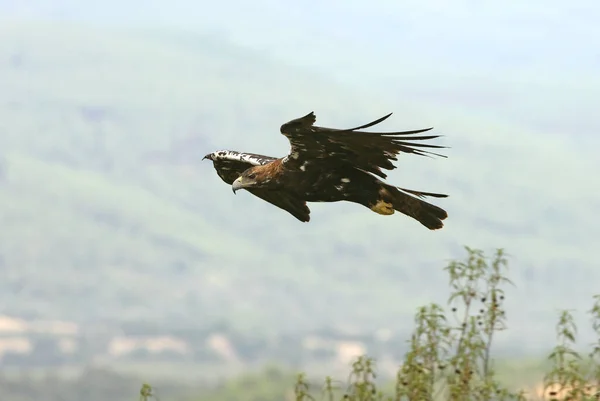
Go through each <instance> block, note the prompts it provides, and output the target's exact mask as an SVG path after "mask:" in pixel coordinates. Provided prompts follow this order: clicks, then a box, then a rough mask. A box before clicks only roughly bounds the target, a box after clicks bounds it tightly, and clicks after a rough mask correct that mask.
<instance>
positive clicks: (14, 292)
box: [0, 0, 600, 401]
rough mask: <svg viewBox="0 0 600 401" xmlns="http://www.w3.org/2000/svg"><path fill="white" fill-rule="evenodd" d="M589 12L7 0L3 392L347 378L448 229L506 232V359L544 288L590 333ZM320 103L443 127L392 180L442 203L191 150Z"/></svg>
mask: <svg viewBox="0 0 600 401" xmlns="http://www.w3.org/2000/svg"><path fill="white" fill-rule="evenodd" d="M599 18H600V6H599V5H598V4H597V2H594V1H591V0H589V1H583V0H581V1H573V2H564V1H558V0H545V1H541V0H530V1H528V2H520V1H506V2H488V1H484V2H473V1H469V0H457V1H453V2H446V1H441V0H430V1H426V2H425V1H412V0H409V1H403V2H397V1H391V0H390V1H384V0H379V1H376V0H373V1H371V2H366V1H357V0H346V1H338V0H335V1H333V0H332V1H329V2H317V1H314V0H306V1H304V2H291V1H284V0H280V1H274V0H255V1H253V2H244V1H241V0H237V1H220V2H208V1H191V0H171V1H168V2H166V1H154V0H146V1H141V0H139V1H138V0H128V1H116V0H104V1H102V2H100V1H98V2H91V1H81V0H80V1H76V0H0V227H1V230H0V368H1V374H0V387H1V388H3V394H11V397H12V398H10V399H11V400H12V399H15V400H24V401H29V400H34V399H36V400H38V399H42V398H43V399H47V400H53V399H57V400H58V399H61V400H80V399H83V398H82V397H84V396H85V399H86V400H88V401H89V400H100V399H102V400H104V399H113V400H120V399H123V400H125V399H134V398H135V397H137V395H136V394H137V391H138V390H139V387H140V383H141V382H142V381H144V380H146V381H151V382H152V383H153V384H155V385H156V387H158V391H159V395H161V397H162V399H166V397H167V398H168V399H171V400H180V399H188V398H186V397H192V399H198V398H193V397H196V396H198V397H200V396H201V395H202V394H208V393H204V392H206V391H212V392H211V393H210V394H211V395H210V397H212V398H210V399H215V400H217V399H218V400H221V399H226V398H227V397H229V395H230V393H232V392H233V393H235V391H236V390H235V389H236V388H238V387H236V386H239V385H240V383H246V384H248V383H266V382H268V381H269V380H271V382H277V383H278V384H280V383H282V386H283V388H290V389H291V388H292V386H293V377H291V379H289V378H288V376H287V375H288V373H289V374H294V373H295V372H298V371H300V370H306V371H309V372H311V374H314V375H316V376H319V375H326V374H331V375H334V376H336V375H338V376H339V378H340V379H345V375H346V373H343V372H347V369H348V366H349V364H350V363H351V361H352V360H353V358H355V357H356V356H358V355H360V354H363V353H368V354H369V355H371V356H374V357H376V358H377V359H378V361H379V363H380V365H379V367H380V371H381V375H382V376H383V377H391V376H392V375H393V374H394V371H395V369H396V368H397V365H398V363H399V361H400V360H401V359H402V356H403V353H404V352H405V350H406V340H408V338H409V334H410V331H411V330H412V328H413V315H414V313H415V311H416V309H417V307H419V306H420V305H424V304H428V303H430V302H437V303H440V304H445V303H446V301H447V298H448V295H449V289H448V277H447V275H446V273H445V272H444V271H443V268H444V267H445V266H446V265H447V264H448V262H449V261H450V260H452V259H460V258H462V257H464V256H465V251H464V249H463V246H464V245H468V246H470V247H474V248H480V249H483V250H485V251H486V252H490V253H491V252H492V251H493V250H494V249H495V248H505V249H506V251H507V252H508V254H509V263H510V272H509V278H510V279H511V280H512V281H513V282H514V284H515V285H514V286H513V287H508V288H507V294H506V303H505V306H506V309H507V317H508V328H507V330H505V331H503V332H501V333H500V334H499V335H498V337H497V342H496V345H495V351H494V352H495V356H496V357H497V358H499V360H501V361H504V362H502V363H504V365H502V366H509V367H510V369H508V370H510V371H512V372H514V371H516V370H515V369H517V368H518V367H526V369H527V370H528V371H532V370H535V369H536V368H537V367H538V366H539V365H540V364H541V363H542V361H543V360H542V358H543V357H541V356H540V355H544V354H545V353H546V352H547V351H548V350H549V349H550V347H552V346H553V344H554V339H555V331H554V330H555V322H556V319H557V316H558V314H557V311H558V309H559V308H566V309H573V310H575V311H576V312H575V315H576V316H577V317H578V319H580V320H579V323H580V330H579V335H580V337H579V339H580V341H581V344H582V346H586V345H587V344H588V343H589V342H591V341H592V337H591V330H588V320H587V317H586V315H585V312H586V311H587V310H588V309H589V307H590V305H591V300H592V296H593V295H594V294H595V293H598V292H600V291H599V288H600V256H598V253H597V246H598V240H599V239H600V217H598V209H599V208H600V180H598V178H597V171H598V169H599V168H600V158H599V157H598V155H597V152H598V145H600V141H599V134H598V132H599V131H600V114H599V111H598V101H599V99H600V72H599V71H600V26H599V25H598V23H597V21H598V20H599ZM310 111H314V112H315V113H316V115H317V124H319V125H324V126H330V127H338V128H343V127H348V126H352V125H359V124H361V123H365V122H368V121H371V120H374V119H376V118H378V117H380V116H383V115H385V114H387V113H389V112H394V114H393V115H392V117H390V118H389V119H388V120H386V121H385V122H384V123H383V124H382V125H381V127H382V129H385V130H404V129H416V128H424V127H431V126H433V127H434V132H435V133H438V134H441V135H444V136H443V137H442V138H440V139H439V140H438V143H441V144H444V145H446V146H449V147H450V149H446V150H445V152H444V154H446V155H448V156H449V157H448V159H441V158H436V159H428V158H421V157H416V156H411V155H404V156H402V157H400V160H399V161H398V163H397V166H398V169H396V170H394V171H392V172H390V174H389V178H388V181H389V182H390V183H394V184H396V185H399V186H402V187H407V188H412V189H417V190H424V191H432V192H441V193H447V194H449V195H450V197H449V198H447V199H442V200H435V201H434V203H435V204H437V205H439V206H441V207H443V208H445V209H446V210H447V211H448V213H449V218H448V219H447V220H446V225H445V227H444V228H443V229H442V230H441V231H436V232H430V231H428V230H427V229H425V228H424V227H423V226H421V225H420V224H419V223H418V222H416V221H414V220H412V219H409V218H408V217H405V216H402V215H394V216H392V217H383V216H379V215H376V214H374V213H372V212H370V211H368V210H367V209H365V208H364V207H363V206H360V205H355V204H348V203H336V204H312V205H310V207H311V210H312V213H311V222H310V223H309V224H302V223H300V222H298V221H297V220H295V219H294V218H293V217H292V216H291V215H289V214H287V213H286V212H284V211H282V210H280V209H277V208H275V207H274V206H272V205H270V204H267V203H266V202H264V201H262V200H260V199H258V198H255V197H253V196H252V195H251V194H249V193H247V192H243V191H242V192H240V193H238V195H237V196H233V194H232V193H231V189H230V188H228V186H227V185H226V184H225V183H223V182H222V181H221V180H220V178H219V177H218V176H217V175H216V173H215V171H214V169H213V167H212V164H211V163H210V162H208V161H204V162H202V161H201V159H202V157H203V156H204V155H205V154H207V153H209V152H212V151H214V150H217V149H232V150H239V151H249V152H256V153H262V154H267V155H271V156H278V157H281V156H284V155H285V154H287V152H288V148H289V144H288V142H287V139H286V138H285V137H283V136H282V135H280V134H279V126H280V125H281V124H282V123H283V122H285V121H288V120H290V119H293V118H296V117H300V116H302V115H305V114H307V113H308V112H310ZM248 375H250V376H248ZM338 376H336V377H338ZM273 377H275V378H277V380H272V379H273ZM269 378H270V379H269ZM219 383H229V384H228V385H229V387H226V388H228V389H229V390H227V391H229V393H228V392H227V391H225V390H224V392H222V393H216V392H215V391H216V390H214V389H215V388H223V387H222V386H221V387H218V384H219ZM215 385H217V387H215ZM2 386H4V387H2ZM286 386H287V387H286ZM8 389H10V392H9V390H8ZM232 389H233V390H232ZM42 395H43V397H42ZM19 397H20V398H19ZM40 397H42V398H40ZM132 397H133V398H132ZM204 398H206V399H209V398H208V396H207V395H205V396H204ZM204 398H202V399H204ZM0 399H2V400H4V397H0ZM7 399H9V398H7ZM236 399H240V398H236ZM263 399H265V398H263Z"/></svg>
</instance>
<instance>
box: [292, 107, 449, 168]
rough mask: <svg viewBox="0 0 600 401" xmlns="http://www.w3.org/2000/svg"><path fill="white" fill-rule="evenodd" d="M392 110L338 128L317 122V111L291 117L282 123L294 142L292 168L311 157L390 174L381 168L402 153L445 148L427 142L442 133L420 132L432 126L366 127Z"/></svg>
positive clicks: (390, 165)
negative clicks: (373, 129) (396, 129)
mask: <svg viewBox="0 0 600 401" xmlns="http://www.w3.org/2000/svg"><path fill="white" fill-rule="evenodd" d="M390 115H391V113H390V114H388V115H386V116H383V117H381V118H378V119H377V120H375V121H371V122H370V123H367V124H363V125H361V126H358V127H354V128H347V129H337V128H326V127H319V126H316V125H314V124H315V122H316V116H315V114H314V113H313V112H311V113H308V114H307V115H305V116H304V117H300V118H296V119H295V120H291V121H288V122H287V123H285V124H283V125H282V126H281V129H280V131H281V133H282V134H283V135H284V136H286V137H287V138H288V140H289V142H290V146H291V149H290V154H289V155H288V156H286V157H285V158H284V159H283V162H284V165H286V166H287V167H288V168H295V169H298V168H301V167H302V166H303V165H304V163H306V162H309V163H310V162H311V161H317V160H318V161H320V162H323V161H329V162H331V165H332V166H341V165H342V164H345V165H350V166H352V167H355V168H357V169H360V170H363V171H366V172H369V173H372V174H376V175H378V176H379V177H381V178H386V174H385V173H384V172H383V171H381V169H386V170H392V169H394V168H395V166H394V165H393V164H392V161H396V160H397V158H396V156H397V155H398V154H399V153H412V154H416V155H421V156H426V155H436V156H441V157H446V156H443V155H440V154H437V153H433V152H431V151H429V150H427V149H428V148H429V149H432V148H445V146H441V145H432V144H428V143H424V141H427V140H429V139H435V138H438V137H439V135H420V134H422V133H423V132H426V131H429V130H431V128H424V129H417V130H411V131H399V132H368V131H362V129H365V128H369V127H372V126H374V125H377V124H379V123H381V122H382V121H384V120H385V119H387V118H388V117H389V116H390Z"/></svg>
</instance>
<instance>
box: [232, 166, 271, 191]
mask: <svg viewBox="0 0 600 401" xmlns="http://www.w3.org/2000/svg"><path fill="white" fill-rule="evenodd" d="M270 184H271V174H270V169H269V168H268V167H267V166H254V167H251V168H249V169H247V170H245V171H244V172H243V173H242V175H240V176H239V177H238V178H237V179H236V180H235V181H234V182H233V184H231V189H232V190H233V193H235V192H236V191H237V190H238V189H246V188H265V187H268V186H270Z"/></svg>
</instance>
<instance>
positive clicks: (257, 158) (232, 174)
mask: <svg viewBox="0 0 600 401" xmlns="http://www.w3.org/2000/svg"><path fill="white" fill-rule="evenodd" d="M204 159H210V160H212V161H213V167H214V168H215V170H217V175H218V176H219V177H221V179H222V180H223V181H225V182H226V183H227V184H229V185H231V184H232V183H233V181H235V179H236V178H238V177H239V176H240V175H241V174H242V173H243V172H244V171H246V170H247V169H249V168H250V167H254V166H261V165H264V164H268V163H271V162H272V161H274V160H277V158H275V157H271V156H264V155H257V154H255V153H245V152H237V151H235V150H217V151H216V152H212V153H209V154H207V155H206V156H204V157H203V158H202V160H204Z"/></svg>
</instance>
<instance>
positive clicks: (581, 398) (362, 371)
mask: <svg viewBox="0 0 600 401" xmlns="http://www.w3.org/2000/svg"><path fill="white" fill-rule="evenodd" d="M466 251H467V253H468V257H467V258H466V260H465V261H463V262H458V261H453V262H451V263H450V264H449V265H448V266H447V267H446V268H445V271H446V272H447V273H448V275H449V278H450V287H451V294H450V297H449V300H448V306H449V311H447V310H445V309H444V308H443V307H442V306H441V305H438V304H430V305H427V306H423V307H420V308H419V309H418V311H417V313H416V315H415V329H414V331H413V333H412V335H411V338H410V340H409V344H410V348H409V350H408V352H407V353H406V354H405V356H404V360H403V363H402V366H401V367H400V369H399V370H398V372H397V376H396V381H395V386H394V388H393V389H392V390H391V391H387V392H386V391H383V390H381V389H379V388H378V387H377V384H376V382H375V378H376V364H375V362H374V360H373V359H371V358H368V357H366V356H363V357H360V358H358V360H357V361H356V362H354V363H353V365H352V371H351V373H350V376H349V380H348V384H347V385H346V386H344V387H343V388H342V387H339V386H337V385H336V382H335V381H334V380H333V379H332V378H331V377H327V378H326V379H325V385H324V388H323V389H318V390H315V389H313V388H311V386H310V384H309V383H308V382H307V380H306V376H305V375H304V374H300V375H298V377H297V380H296V385H295V388H294V398H295V400H296V401H307V400H317V399H322V398H323V395H324V398H325V399H327V400H328V401H334V400H345V401H375V400H377V401H380V400H393V401H437V400H448V401H471V400H473V401H488V400H490V401H491V400H494V401H500V400H519V401H524V400H534V399H538V398H539V396H542V397H543V399H547V400H563V401H567V400H577V401H591V400H598V399H600V295H596V296H595V297H594V306H593V307H592V309H591V310H590V311H589V314H590V315H591V320H592V328H593V330H594V331H595V333H596V334H597V337H598V341H597V342H596V343H595V344H593V348H592V351H591V352H590V353H589V354H588V355H586V357H583V356H582V355H580V354H579V353H577V352H576V351H575V350H574V348H573V347H574V344H575V336H576V333H577V327H576V325H575V322H574V319H573V316H572V315H571V313H570V312H569V311H568V310H563V311H560V316H559V321H558V324H557V326H556V332H557V340H558V344H557V346H556V347H555V348H554V349H553V350H552V352H551V353H550V355H549V357H548V359H549V361H550V362H551V364H550V369H549V371H548V373H547V374H546V375H545V377H544V380H543V382H544V394H540V395H538V394H526V392H525V391H518V392H515V391H512V390H509V389H508V388H506V387H505V386H503V385H501V384H500V383H499V381H498V380H497V377H496V375H495V371H494V368H493V364H492V357H491V350H492V343H493V340H494V334H495V333H496V332H498V331H501V330H504V329H505V328H506V315H505V312H504V309H503V303H504V289H503V286H504V285H506V284H511V282H510V280H509V279H508V278H507V277H506V276H505V274H506V270H507V267H508V263H507V259H506V257H505V253H504V251H503V250H502V249H498V250H496V253H495V255H494V256H493V258H491V260H488V259H487V258H486V257H485V256H484V254H483V252H482V251H480V250H474V249H471V248H468V247H466ZM451 318H452V320H451ZM145 386H146V387H144V388H143V391H145V393H146V394H145V395H146V397H144V395H142V397H140V398H141V399H144V400H145V399H147V397H148V396H149V395H150V394H151V388H150V387H149V386H148V385H145ZM386 393H387V394H386Z"/></svg>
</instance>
